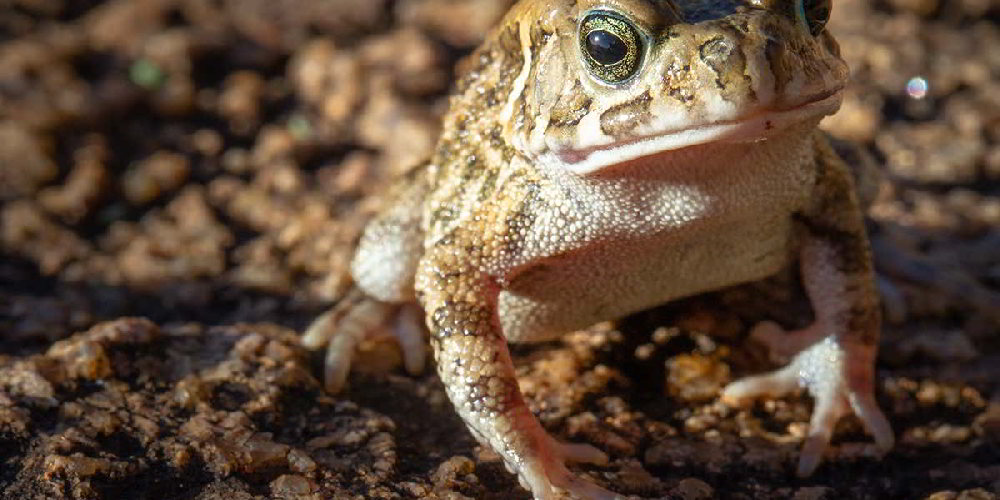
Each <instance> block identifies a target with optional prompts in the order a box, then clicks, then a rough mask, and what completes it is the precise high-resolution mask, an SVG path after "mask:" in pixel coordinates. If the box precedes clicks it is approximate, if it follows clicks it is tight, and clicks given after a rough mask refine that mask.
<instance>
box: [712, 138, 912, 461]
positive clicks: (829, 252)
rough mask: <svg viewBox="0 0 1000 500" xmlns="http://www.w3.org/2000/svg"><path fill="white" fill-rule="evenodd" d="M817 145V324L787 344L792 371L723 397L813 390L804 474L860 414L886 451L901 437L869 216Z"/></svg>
mask: <svg viewBox="0 0 1000 500" xmlns="http://www.w3.org/2000/svg"><path fill="white" fill-rule="evenodd" d="M817 146H818V150H819V155H818V157H817V162H818V164H819V165H818V174H819V177H818V179H817V185H816V191H815V195H816V196H815V198H814V199H815V202H814V205H813V206H812V207H811V208H810V209H809V210H807V211H806V212H805V213H804V214H802V216H801V218H800V222H801V226H802V229H803V232H804V233H805V234H804V238H803V243H802V250H801V253H800V264H801V268H802V275H803V281H804V284H805V288H806V291H807V292H808V294H809V298H810V300H811V301H812V305H813V310H814V314H815V316H816V319H815V322H814V323H813V324H812V325H810V326H809V327H807V328H805V329H803V330H799V331H796V332H790V333H789V334H788V335H789V337H787V338H786V339H784V340H782V341H781V342H783V343H785V346H786V350H787V348H788V347H791V348H793V349H798V352H797V354H795V357H794V359H793V360H792V362H791V363H789V364H788V365H787V366H786V367H784V368H782V369H780V370H778V371H775V372H772V373H769V374H765V375H760V376H754V377H748V378H745V379H742V380H738V381H736V382H734V383H732V384H730V385H729V386H728V387H726V388H725V389H724V391H723V399H724V400H725V401H727V402H729V403H731V404H734V405H742V404H745V403H747V402H749V401H750V400H752V399H754V398H757V397H761V396H780V395H784V394H787V393H790V392H793V391H796V390H798V389H799V388H800V387H805V388H806V389H807V390H808V391H809V393H810V394H811V395H812V396H813V398H814V399H815V408H814V410H813V416H812V419H811V421H810V424H809V435H808V436H807V438H806V441H805V444H804V446H803V450H802V456H801V458H800V461H799V466H798V470H797V472H798V474H799V475H800V476H807V475H809V474H811V473H812V472H813V471H814V470H815V469H816V467H817V466H818V465H819V462H820V460H821V458H822V455H823V452H824V451H825V449H826V448H827V446H828V445H829V442H830V437H831V436H832V434H833V429H834V426H835V425H836V423H837V421H838V420H839V419H840V418H841V417H843V416H844V415H846V414H848V413H851V412H853V413H854V414H855V415H857V417H858V418H859V419H860V420H861V422H862V424H863V425H864V426H865V429H866V430H867V431H868V432H869V433H870V434H871V435H872V436H873V437H874V438H875V444H876V447H877V448H878V450H879V451H880V452H882V453H884V452H887V451H888V450H889V449H890V448H892V445H893V439H894V438H893V434H892V429H891V427H890V426H889V422H888V421H887V420H886V418H885V416H884V415H883V414H882V411H881V410H880V409H879V407H878V404H877V403H876V401H875V396H874V369H875V366H874V365H875V353H876V348H877V345H876V344H877V341H878V335H879V329H880V327H881V326H880V311H879V305H878V297H877V294H876V291H875V290H876V289H875V280H874V272H873V270H872V264H871V255H870V251H869V246H868V238H867V236H866V234H865V230H864V222H863V219H862V214H861V211H860V208H859V206H858V201H857V198H856V196H855V194H854V190H853V185H852V182H851V178H850V173H849V172H848V170H847V169H846V167H845V166H844V165H843V163H842V162H841V161H840V160H839V159H838V158H837V157H836V156H835V155H834V153H833V151H832V150H831V149H830V148H829V146H828V145H827V143H826V142H825V139H822V138H821V137H820V136H817ZM755 333H763V334H764V335H763V336H766V337H770V339H769V340H771V341H772V342H773V341H775V340H777V338H778V337H779V335H778V331H777V327H776V325H773V324H767V325H764V326H763V327H761V328H758V330H757V332H755Z"/></svg>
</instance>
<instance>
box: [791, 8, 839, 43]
mask: <svg viewBox="0 0 1000 500" xmlns="http://www.w3.org/2000/svg"><path fill="white" fill-rule="evenodd" d="M830 1H831V0H796V4H797V6H798V7H797V9H796V10H797V14H798V16H799V20H800V21H801V22H802V23H804V24H805V25H806V26H808V27H809V32H810V33H812V34H813V36H816V35H818V34H820V33H822V32H823V29H824V28H825V27H826V22H827V21H829V20H830Z"/></svg>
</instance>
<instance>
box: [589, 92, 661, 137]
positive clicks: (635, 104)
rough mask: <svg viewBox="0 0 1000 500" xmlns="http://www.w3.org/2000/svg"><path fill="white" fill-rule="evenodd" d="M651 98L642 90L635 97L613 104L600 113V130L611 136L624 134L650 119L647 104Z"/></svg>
mask: <svg viewBox="0 0 1000 500" xmlns="http://www.w3.org/2000/svg"><path fill="white" fill-rule="evenodd" d="M652 101H653V99H652V98H651V97H650V95H649V92H648V91H647V92H644V93H643V94H642V95H640V96H639V97H636V98H635V99H633V100H631V101H629V102H626V103H622V104H619V105H617V106H614V107H613V108H611V109H609V110H607V111H605V112H604V114H603V115H601V131H602V132H604V133H605V134H607V135H609V136H611V137H621V136H626V135H628V134H629V133H631V132H632V131H633V130H635V129H636V127H638V126H639V125H642V124H643V123H647V122H649V120H650V113H649V106H650V103H652Z"/></svg>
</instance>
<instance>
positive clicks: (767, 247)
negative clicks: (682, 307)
mask: <svg viewBox="0 0 1000 500" xmlns="http://www.w3.org/2000/svg"><path fill="white" fill-rule="evenodd" d="M712 229H713V230H712V231H711V232H707V231H695V232H693V233H689V234H688V233H685V232H679V233H664V234H661V235H657V236H655V237H650V238H646V239H642V238H635V239H633V238H629V240H628V241H615V242H606V243H603V244H600V245H596V246H592V247H589V248H588V249H587V250H585V251H581V252H578V253H575V254H571V255H563V256H559V257H553V258H549V259H546V260H543V261H541V262H538V263H536V264H533V265H531V266H528V267H526V268H525V269H523V270H521V272H519V273H518V274H517V275H516V276H515V277H514V278H513V279H512V280H511V282H510V285H509V286H508V287H507V288H506V289H505V290H504V291H502V292H501V294H500V297H499V304H498V305H499V313H500V322H501V324H502V326H503V329H504V334H505V335H506V337H507V339H508V340H509V341H511V342H531V341H542V340H549V339H552V338H554V337H556V336H558V335H560V334H562V333H565V332H568V331H572V330H575V329H579V328H584V327H587V326H589V325H592V324H594V323H597V322H599V321H604V320H609V319H615V318H618V317H621V316H624V315H626V314H629V313H632V312H636V311H640V310H643V309H646V308H649V307H652V306H655V305H659V304H663V303H665V302H669V301H671V300H674V299H678V298H681V297H685V296H689V295H694V294H697V293H701V292H707V291H711V290H718V289H721V288H725V287H727V286H732V285H736V284H739V283H745V282H749V281H755V280H758V279H762V278H765V277H767V276H770V275H773V274H775V273H777V272H778V271H779V270H780V269H781V268H782V266H784V265H785V263H786V262H787V261H788V257H789V241H790V235H791V221H790V220H789V218H788V217H775V218H763V219H760V220H756V221H742V222H741V223H740V224H733V225H730V226H727V227H718V226H715V227H713V228H712Z"/></svg>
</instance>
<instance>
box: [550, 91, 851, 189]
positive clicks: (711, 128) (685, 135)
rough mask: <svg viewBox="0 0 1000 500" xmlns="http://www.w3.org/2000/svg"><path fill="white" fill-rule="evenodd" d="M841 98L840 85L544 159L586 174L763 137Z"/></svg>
mask: <svg viewBox="0 0 1000 500" xmlns="http://www.w3.org/2000/svg"><path fill="white" fill-rule="evenodd" d="M842 100H843V93H842V89H839V88H838V89H834V90H831V91H829V92H826V93H824V94H821V95H818V96H816V97H815V98H813V99H810V100H808V101H806V102H804V103H801V104H797V105H795V106H792V107H788V108H784V109H768V110H763V111H759V112H757V113H754V114H751V115H748V116H745V117H742V118H737V119H734V120H725V121H717V122H713V123H708V124H704V125H697V126H694V127H689V128H684V129H675V130H668V131H665V132H659V133H656V134H650V135H645V136H641V137H636V138H632V139H628V140H625V141H619V142H614V143H610V144H604V145H601V146H595V147H591V148H585V149H567V150H562V151H556V152H552V153H548V154H547V155H545V156H547V157H548V158H543V161H545V162H546V163H557V164H560V166H562V167H563V168H565V169H568V170H570V171H571V172H574V173H576V174H578V175H586V174H590V173H593V172H597V171H600V170H602V169H604V168H606V167H611V166H614V165H620V164H622V163H625V162H629V161H631V160H635V159H637V158H642V157H646V156H652V155H662V154H672V153H674V152H677V151H679V150H682V149H685V148H689V147H692V146H699V145H703V144H709V143H738V142H757V141H763V140H767V139H768V138H770V137H772V136H775V135H779V134H780V133H781V132H782V131H783V130H785V129H787V128H789V127H791V126H794V125H796V124H800V123H803V122H806V121H808V120H810V119H818V118H820V117H822V116H826V115H830V114H833V113H835V112H836V111H837V109H839V108H840V104H841V101H842Z"/></svg>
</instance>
